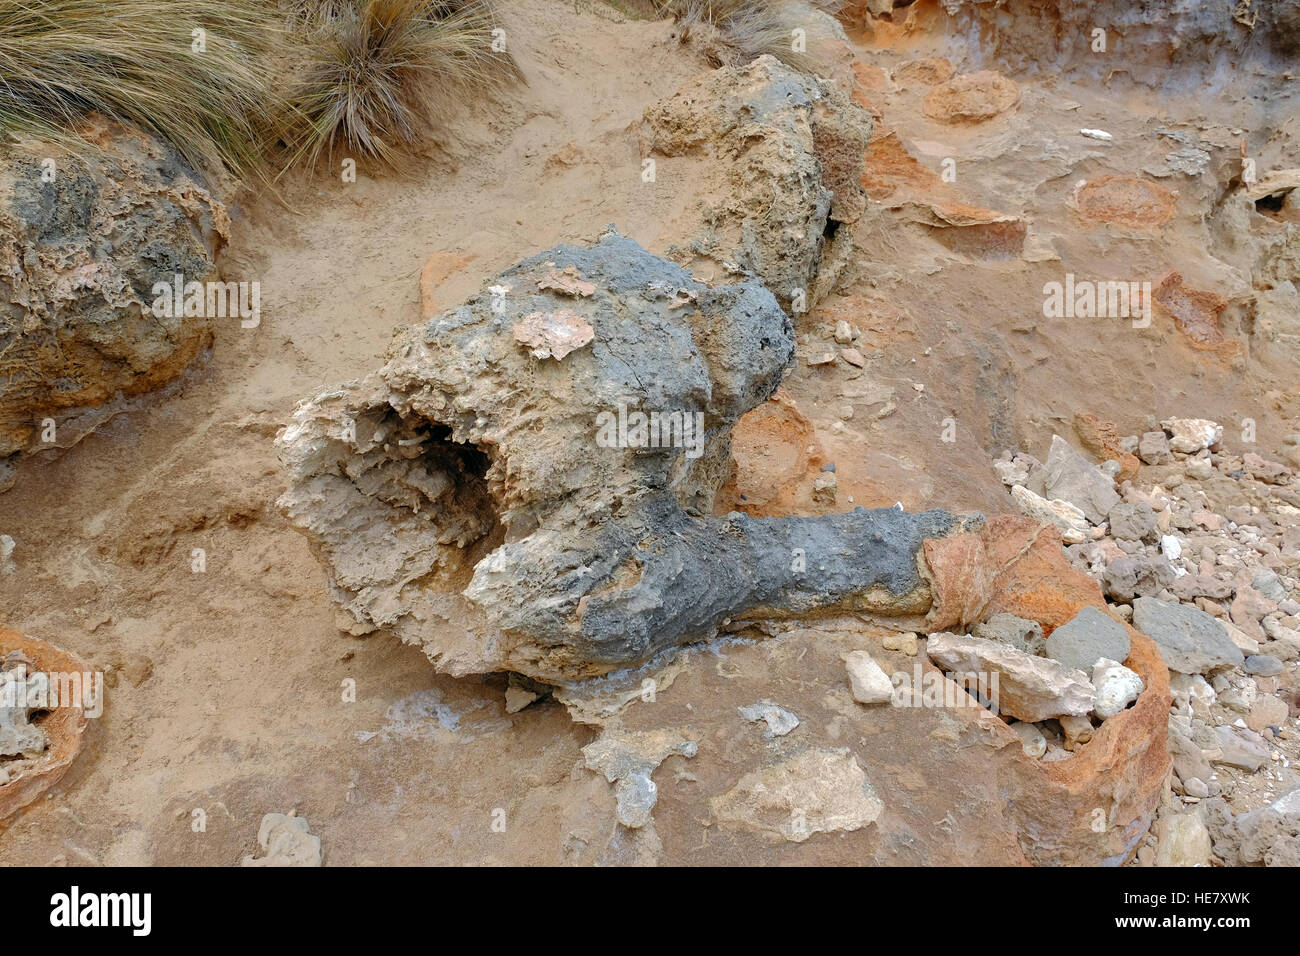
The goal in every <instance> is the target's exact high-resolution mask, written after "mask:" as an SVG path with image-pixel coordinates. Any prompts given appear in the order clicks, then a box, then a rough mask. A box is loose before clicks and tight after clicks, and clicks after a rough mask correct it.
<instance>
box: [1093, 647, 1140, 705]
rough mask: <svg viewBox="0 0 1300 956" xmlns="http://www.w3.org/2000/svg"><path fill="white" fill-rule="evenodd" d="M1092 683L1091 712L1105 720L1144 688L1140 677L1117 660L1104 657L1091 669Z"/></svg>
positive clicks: (1131, 701)
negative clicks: (1093, 703)
mask: <svg viewBox="0 0 1300 956" xmlns="http://www.w3.org/2000/svg"><path fill="white" fill-rule="evenodd" d="M1092 683H1093V686H1094V687H1096V688H1097V698H1096V704H1095V706H1094V707H1093V713H1094V714H1096V715H1097V716H1098V717H1100V718H1101V719H1102V720H1105V719H1106V718H1108V717H1114V716H1115V715H1116V714H1118V713H1119V712H1120V711H1121V710H1123V709H1124V708H1126V707H1128V705H1129V704H1131V703H1133V702H1134V701H1135V700H1137V699H1138V697H1140V696H1141V694H1142V691H1143V690H1145V689H1146V685H1145V684H1143V682H1142V678H1141V677H1140V676H1138V674H1137V673H1135V672H1134V671H1131V670H1129V669H1128V668H1127V667H1125V666H1124V665H1123V664H1120V663H1119V662H1117V661H1109V660H1106V659H1105V658H1103V659H1101V660H1099V661H1097V663H1096V666H1095V667H1093V669H1092Z"/></svg>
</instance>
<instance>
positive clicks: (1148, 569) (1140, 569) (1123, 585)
mask: <svg viewBox="0 0 1300 956" xmlns="http://www.w3.org/2000/svg"><path fill="white" fill-rule="evenodd" d="M1176 578H1177V575H1176V574H1175V573H1174V568H1173V565H1171V564H1170V563H1169V559H1168V558H1166V557H1165V556H1164V555H1155V556H1152V557H1147V556H1146V555H1125V556H1124V557H1122V558H1116V559H1115V560H1114V561H1112V562H1111V563H1110V564H1108V565H1106V570H1105V572H1103V574H1102V576H1101V583H1102V589H1103V590H1104V591H1105V592H1106V596H1107V597H1109V598H1111V599H1112V600H1115V601H1132V600H1133V599H1134V598H1135V597H1138V596H1147V597H1149V596H1151V595H1153V594H1159V593H1160V592H1161V591H1163V590H1164V589H1165V588H1167V587H1169V586H1170V585H1172V584H1173V583H1174V580H1175V579H1176Z"/></svg>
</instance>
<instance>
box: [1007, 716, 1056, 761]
mask: <svg viewBox="0 0 1300 956" xmlns="http://www.w3.org/2000/svg"><path fill="white" fill-rule="evenodd" d="M1011 729H1012V731H1013V732H1014V733H1015V735H1016V736H1017V737H1019V738H1020V748H1021V750H1023V751H1024V753H1025V756H1026V757H1029V758H1030V759H1032V760H1037V759H1038V758H1039V757H1041V756H1042V755H1043V754H1045V753H1047V738H1046V737H1044V736H1043V732H1042V731H1041V730H1039V729H1038V728H1037V727H1035V726H1034V725H1033V724H1027V723H1024V722H1023V721H1022V722H1021V723H1018V724H1012V725H1011Z"/></svg>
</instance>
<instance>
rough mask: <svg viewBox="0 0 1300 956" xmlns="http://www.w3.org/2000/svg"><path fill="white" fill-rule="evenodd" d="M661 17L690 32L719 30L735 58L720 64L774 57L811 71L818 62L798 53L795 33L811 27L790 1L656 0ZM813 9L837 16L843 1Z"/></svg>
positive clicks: (828, 0) (822, 2)
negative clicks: (678, 24) (836, 13)
mask: <svg viewBox="0 0 1300 956" xmlns="http://www.w3.org/2000/svg"><path fill="white" fill-rule="evenodd" d="M654 3H655V6H656V8H657V9H658V12H659V15H660V16H671V17H673V19H675V20H677V21H678V22H680V23H682V24H683V25H684V26H685V27H686V28H687V30H688V31H689V30H692V29H693V30H696V31H699V32H706V31H707V30H708V29H710V28H711V29H715V30H716V31H717V32H718V34H720V38H721V40H722V42H723V43H724V44H725V45H726V46H727V47H729V48H730V50H731V51H732V55H731V56H730V57H722V56H720V55H718V54H716V53H715V57H716V58H718V59H720V60H725V59H730V60H731V61H732V62H744V61H747V60H752V59H754V58H755V57H758V56H761V55H763V54H764V53H770V54H771V55H772V56H775V57H776V58H777V59H779V60H781V61H782V62H784V63H787V64H789V65H790V66H792V67H795V68H796V69H802V70H807V69H811V68H812V67H813V66H814V65H815V59H814V58H813V57H811V56H809V55H808V54H807V53H805V52H798V51H796V50H795V49H794V44H793V42H792V39H793V31H794V30H795V28H796V27H805V28H806V27H807V24H806V23H805V22H803V20H804V18H803V17H801V15H800V8H801V7H806V4H797V3H793V2H790V0H654ZM812 5H813V6H815V7H819V8H820V9H822V10H825V11H826V12H828V13H835V12H836V11H838V10H839V8H841V7H842V6H844V3H843V0H814V2H813V3H812Z"/></svg>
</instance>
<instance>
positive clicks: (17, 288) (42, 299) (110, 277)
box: [0, 120, 239, 460]
mask: <svg viewBox="0 0 1300 956" xmlns="http://www.w3.org/2000/svg"><path fill="white" fill-rule="evenodd" d="M88 122H89V126H90V127H91V128H90V129H88V131H87V136H89V137H91V138H93V139H94V140H95V141H96V142H97V143H98V144H99V146H100V147H101V148H99V149H97V150H96V151H94V152H91V153H88V154H87V155H85V156H82V157H76V158H74V157H71V156H67V155H65V154H64V153H63V151H62V150H55V149H52V148H51V147H49V146H47V145H42V144H40V143H36V142H29V141H24V142H22V143H9V144H7V145H5V146H4V147H3V148H2V149H0V180H4V181H5V182H6V183H7V184H8V186H7V188H5V189H4V190H0V355H3V356H4V361H3V364H2V365H0V460H3V459H4V458H6V457H8V456H10V455H14V454H17V453H20V452H27V451H33V450H36V449H39V448H42V447H66V446H67V445H69V444H72V443H73V442H74V441H76V440H78V439H79V438H81V437H83V436H84V435H85V434H87V433H88V432H89V431H91V430H93V428H94V427H95V426H97V425H99V424H101V423H102V422H103V421H104V420H106V419H107V418H108V417H109V416H110V414H111V412H112V410H113V409H112V408H111V407H110V406H111V405H112V404H113V403H115V402H117V403H119V404H120V402H119V400H120V399H121V398H123V397H130V396H132V395H137V394H140V393H142V392H147V391H150V390H152V389H156V388H158V387H159V386H161V385H163V384H165V383H167V382H169V381H170V380H172V379H174V378H176V377H177V376H178V375H179V374H180V373H181V372H182V371H183V370H184V369H185V367H186V366H187V365H188V364H189V363H190V361H191V360H192V359H193V358H194V357H195V356H196V355H197V354H198V353H199V352H200V350H201V349H203V348H204V347H205V346H206V345H207V344H208V343H209V342H210V341H211V338H212V320H211V317H210V316H204V315H196V316H190V317H185V316H184V315H181V316H171V317H168V316H159V315H156V314H154V312H153V311H151V306H152V305H153V303H154V301H155V299H156V298H157V297H158V296H157V294H156V293H155V292H154V284H155V283H159V282H167V283H172V282H173V281H174V278H175V276H176V275H178V274H179V275H181V276H183V278H184V282H186V283H188V282H191V281H196V282H206V281H208V280H211V279H215V278H216V271H217V270H216V266H215V262H216V258H217V255H218V253H219V252H220V251H221V249H222V247H223V246H224V245H225V242H226V238H227V234H228V231H229V219H228V217H227V215H226V211H225V209H224V208H223V207H222V205H221V204H220V203H219V202H218V201H217V200H216V199H214V198H213V197H212V196H211V195H210V194H209V193H208V192H207V191H206V190H205V189H204V188H203V186H202V185H201V184H200V182H199V180H198V177H197V176H196V175H195V174H193V173H191V172H190V171H189V170H187V169H186V168H185V166H184V164H183V163H182V162H181V161H180V160H179V158H178V157H177V155H176V154H175V152H174V151H173V150H171V149H170V148H169V147H165V146H162V145H161V144H159V143H158V142H156V141H154V140H152V139H150V138H148V137H146V136H145V135H144V134H142V133H139V132H137V131H133V130H128V129H126V128H124V127H120V126H115V125H110V124H107V123H104V122H103V121H95V120H91V121H88ZM51 156H57V157H59V158H58V160H57V167H56V168H57V172H56V175H55V177H54V179H53V181H50V182H46V181H44V180H43V178H42V173H43V167H42V163H43V162H45V161H46V159H47V158H48V157H51ZM205 311H206V297H205ZM233 321H239V320H238V318H237V317H236V318H235V319H234V320H233ZM87 409H97V410H99V412H100V413H99V414H90V413H88V412H87ZM47 418H49V419H53V420H54V421H55V422H56V425H57V426H58V427H57V430H56V432H55V438H54V441H52V442H51V441H47V440H46V439H47V438H48V437H49V436H48V435H47V434H46V429H45V428H44V427H43V425H42V422H43V421H44V420H45V419H47ZM65 425H66V427H65Z"/></svg>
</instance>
